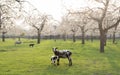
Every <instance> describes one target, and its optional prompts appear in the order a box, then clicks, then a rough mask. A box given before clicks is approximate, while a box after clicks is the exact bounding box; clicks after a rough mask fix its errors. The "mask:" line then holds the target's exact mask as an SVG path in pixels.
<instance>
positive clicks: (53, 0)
mask: <svg viewBox="0 0 120 75" xmlns="http://www.w3.org/2000/svg"><path fill="white" fill-rule="evenodd" d="M28 1H29V2H30V3H31V4H32V5H34V6H35V7H36V8H37V9H38V10H39V11H40V12H42V13H47V14H50V15H52V16H53V17H54V18H55V19H56V20H60V19H61V16H62V15H63V14H65V12H66V10H65V8H67V9H68V8H72V9H79V8H80V7H85V6H87V5H88V4H87V1H86V0H28Z"/></svg>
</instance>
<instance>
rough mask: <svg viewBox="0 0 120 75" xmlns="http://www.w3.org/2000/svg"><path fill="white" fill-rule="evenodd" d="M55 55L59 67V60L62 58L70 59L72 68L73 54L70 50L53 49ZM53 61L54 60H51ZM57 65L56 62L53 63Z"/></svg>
mask: <svg viewBox="0 0 120 75" xmlns="http://www.w3.org/2000/svg"><path fill="white" fill-rule="evenodd" d="M52 50H53V53H54V55H55V56H54V57H57V58H56V59H55V60H57V65H59V60H60V58H68V61H69V66H72V59H71V55H72V52H70V51H69V50H57V48H56V47H55V48H52ZM51 61H53V60H51ZM52 63H55V62H52Z"/></svg>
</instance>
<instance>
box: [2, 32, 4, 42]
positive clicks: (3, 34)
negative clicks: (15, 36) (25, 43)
mask: <svg viewBox="0 0 120 75" xmlns="http://www.w3.org/2000/svg"><path fill="white" fill-rule="evenodd" d="M2 42H5V32H2Z"/></svg>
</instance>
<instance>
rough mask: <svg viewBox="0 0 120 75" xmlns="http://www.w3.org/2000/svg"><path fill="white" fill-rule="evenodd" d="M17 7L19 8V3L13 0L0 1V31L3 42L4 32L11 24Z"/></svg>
mask: <svg viewBox="0 0 120 75" xmlns="http://www.w3.org/2000/svg"><path fill="white" fill-rule="evenodd" d="M17 9H19V5H18V3H17V2H16V1H15V0H7V1H5V0H2V1H0V32H1V33H2V41H3V42H5V34H6V33H7V32H8V30H9V28H10V27H11V26H13V23H14V22H13V19H14V18H15V15H16V14H15V13H16V12H17Z"/></svg>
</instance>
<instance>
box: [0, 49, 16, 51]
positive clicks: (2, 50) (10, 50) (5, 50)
mask: <svg viewBox="0 0 120 75" xmlns="http://www.w3.org/2000/svg"><path fill="white" fill-rule="evenodd" d="M8 51H15V50H4V49H2V50H0V52H8Z"/></svg>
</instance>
